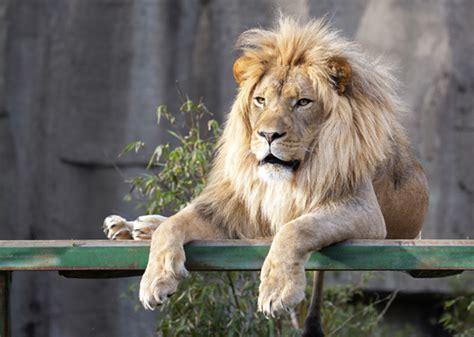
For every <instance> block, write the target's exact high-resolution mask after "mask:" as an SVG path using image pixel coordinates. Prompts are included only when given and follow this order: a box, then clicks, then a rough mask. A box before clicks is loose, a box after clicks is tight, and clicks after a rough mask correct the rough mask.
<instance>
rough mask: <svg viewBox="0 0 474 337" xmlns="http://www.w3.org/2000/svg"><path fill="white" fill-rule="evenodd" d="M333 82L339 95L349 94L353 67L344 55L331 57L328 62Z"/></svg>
mask: <svg viewBox="0 0 474 337" xmlns="http://www.w3.org/2000/svg"><path fill="white" fill-rule="evenodd" d="M327 66H328V69H329V76H330V78H331V84H332V86H333V87H334V89H336V91H337V93H338V94H339V95H344V94H347V93H348V92H349V90H350V86H351V81H352V67H351V65H350V63H349V62H348V61H347V59H345V58H344V57H340V56H334V57H331V58H330V59H329V61H328V63H327Z"/></svg>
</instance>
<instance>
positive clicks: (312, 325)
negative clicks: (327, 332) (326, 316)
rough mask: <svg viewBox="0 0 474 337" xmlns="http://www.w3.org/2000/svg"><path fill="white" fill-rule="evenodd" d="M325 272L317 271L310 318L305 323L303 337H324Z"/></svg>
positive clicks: (314, 279)
mask: <svg viewBox="0 0 474 337" xmlns="http://www.w3.org/2000/svg"><path fill="white" fill-rule="evenodd" d="M323 286H324V271H315V272H314V278H313V294H312V295H311V303H310V305H309V310H308V316H307V317H306V319H305V321H304V331H303V336H302V337H324V333H323V328H322V326H321V304H322V301H323Z"/></svg>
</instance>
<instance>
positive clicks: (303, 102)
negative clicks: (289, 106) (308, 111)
mask: <svg viewBox="0 0 474 337" xmlns="http://www.w3.org/2000/svg"><path fill="white" fill-rule="evenodd" d="M311 102H312V100H310V99H308V98H302V99H300V100H298V102H296V105H297V106H305V105H308V104H309V103H311Z"/></svg>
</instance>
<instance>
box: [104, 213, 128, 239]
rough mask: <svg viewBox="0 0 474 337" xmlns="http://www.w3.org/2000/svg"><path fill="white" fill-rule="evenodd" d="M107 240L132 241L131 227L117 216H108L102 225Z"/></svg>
mask: <svg viewBox="0 0 474 337" xmlns="http://www.w3.org/2000/svg"><path fill="white" fill-rule="evenodd" d="M102 228H103V230H104V233H105V235H106V236H107V238H108V239H109V240H132V239H133V236H132V230H133V225H132V224H131V223H130V222H128V221H127V220H125V219H124V218H122V217H121V216H118V215H109V216H108V217H106V218H105V220H104V224H103V225H102Z"/></svg>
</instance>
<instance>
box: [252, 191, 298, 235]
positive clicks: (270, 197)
mask: <svg viewBox="0 0 474 337" xmlns="http://www.w3.org/2000/svg"><path fill="white" fill-rule="evenodd" d="M297 194H298V193H297V192H296V191H295V190H294V189H292V188H291V186H288V184H286V183H275V184H266V185H265V186H263V191H262V193H261V194H260V196H261V200H259V205H260V210H261V212H262V215H263V216H264V218H265V219H266V220H267V221H268V222H269V223H270V226H271V230H272V233H273V234H276V233H277V232H278V230H279V229H280V228H281V226H283V225H284V224H285V223H287V222H289V221H291V220H293V219H295V218H297V217H298V216H300V215H301V213H302V210H301V207H299V205H298V204H297V200H298V195H297Z"/></svg>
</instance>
